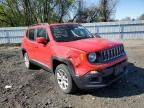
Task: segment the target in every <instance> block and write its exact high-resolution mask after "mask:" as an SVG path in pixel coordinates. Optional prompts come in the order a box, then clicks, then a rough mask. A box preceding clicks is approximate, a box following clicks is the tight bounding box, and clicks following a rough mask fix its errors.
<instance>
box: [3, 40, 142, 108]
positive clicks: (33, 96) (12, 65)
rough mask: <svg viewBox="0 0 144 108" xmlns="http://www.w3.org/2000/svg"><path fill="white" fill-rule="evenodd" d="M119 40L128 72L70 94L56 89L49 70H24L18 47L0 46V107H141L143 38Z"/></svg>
mask: <svg viewBox="0 0 144 108" xmlns="http://www.w3.org/2000/svg"><path fill="white" fill-rule="evenodd" d="M122 42H123V43H124V44H125V50H126V52H127V54H128V58H129V66H128V67H129V73H128V74H127V75H126V76H125V77H123V78H122V79H121V80H119V81H118V82H116V83H113V84H112V85H111V86H109V87H106V88H102V89H97V90H91V91H77V93H76V94H73V95H68V94H63V93H61V92H59V91H58V90H57V88H56V87H55V84H54V79H53V74H52V73H50V72H46V71H44V70H27V69H26V68H25V66H24V63H23V59H22V56H21V50H20V47H16V46H15V47H10V46H7V47H6V46H3V47H2V46H1V47H0V108H136V107H137V108H143V106H144V48H143V47H144V40H125V41H122ZM7 85H8V86H11V88H7V89H6V88H5V87H8V86H7Z"/></svg>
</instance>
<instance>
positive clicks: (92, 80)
mask: <svg viewBox="0 0 144 108" xmlns="http://www.w3.org/2000/svg"><path fill="white" fill-rule="evenodd" d="M123 63H127V62H126V61H123V62H121V63H118V64H116V65H119V64H123ZM116 65H114V66H116ZM114 66H112V67H114ZM112 67H108V69H109V70H111V69H112V70H111V71H108V70H106V69H104V70H102V71H101V72H99V73H98V74H90V73H88V74H85V75H83V76H80V77H77V76H76V77H75V82H76V85H77V87H78V88H80V89H93V88H101V87H106V86H108V85H110V84H111V83H113V82H115V81H117V80H118V79H120V78H121V77H122V76H123V75H125V74H127V73H128V70H127V65H125V67H124V71H123V72H122V73H120V74H118V75H115V72H114V71H113V68H112ZM108 72H111V73H109V74H108ZM104 73H105V74H104ZM107 74H108V75H107Z"/></svg>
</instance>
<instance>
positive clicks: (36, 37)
mask: <svg viewBox="0 0 144 108" xmlns="http://www.w3.org/2000/svg"><path fill="white" fill-rule="evenodd" d="M21 47H22V54H23V57H24V61H25V65H26V67H27V68H28V69H34V68H37V67H41V68H43V69H45V70H48V71H49V72H52V73H54V75H55V79H56V83H57V86H58V87H59V88H60V89H61V90H62V91H63V92H64V93H72V92H74V91H75V90H76V89H77V88H79V89H92V88H101V87H105V86H107V85H110V84H111V83H112V82H115V81H116V80H118V79H119V78H120V77H121V76H123V75H124V74H126V73H127V55H126V53H125V51H124V46H123V44H122V43H119V42H114V41H110V40H107V39H103V38H100V37H97V36H93V35H92V34H91V33H90V32H89V31H88V30H87V29H86V28H85V27H83V26H82V25H80V24H75V23H61V24H37V25H33V26H30V27H28V28H27V29H26V30H25V33H24V38H23V40H22V45H21Z"/></svg>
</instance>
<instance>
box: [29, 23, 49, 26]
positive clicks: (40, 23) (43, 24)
mask: <svg viewBox="0 0 144 108" xmlns="http://www.w3.org/2000/svg"><path fill="white" fill-rule="evenodd" d="M47 24H49V23H37V24H33V25H30V26H36V25H47Z"/></svg>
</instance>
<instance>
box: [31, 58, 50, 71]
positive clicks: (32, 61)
mask: <svg viewBox="0 0 144 108" xmlns="http://www.w3.org/2000/svg"><path fill="white" fill-rule="evenodd" d="M30 62H31V63H33V64H34V65H36V66H39V67H41V68H42V69H44V70H46V71H49V72H52V69H50V68H48V66H44V65H42V64H40V63H38V62H36V61H35V60H30Z"/></svg>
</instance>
